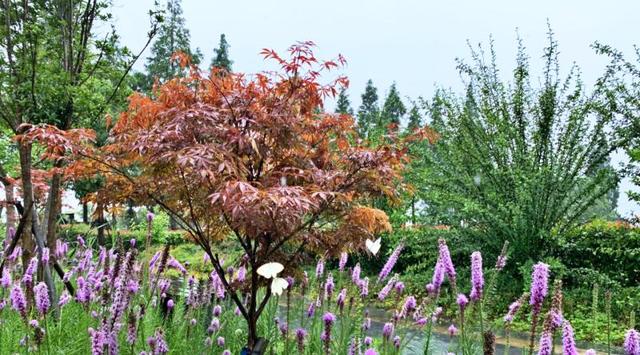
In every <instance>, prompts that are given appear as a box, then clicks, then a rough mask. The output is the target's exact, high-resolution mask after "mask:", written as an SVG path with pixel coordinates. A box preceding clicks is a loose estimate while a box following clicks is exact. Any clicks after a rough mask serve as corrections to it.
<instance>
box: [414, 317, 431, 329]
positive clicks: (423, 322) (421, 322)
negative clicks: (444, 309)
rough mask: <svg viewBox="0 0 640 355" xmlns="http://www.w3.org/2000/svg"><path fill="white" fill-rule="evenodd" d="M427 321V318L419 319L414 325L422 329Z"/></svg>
mask: <svg viewBox="0 0 640 355" xmlns="http://www.w3.org/2000/svg"><path fill="white" fill-rule="evenodd" d="M428 321H429V320H428V319H427V317H420V318H418V319H417V320H416V325H417V326H419V327H424V326H425V325H426V324H427V322H428Z"/></svg>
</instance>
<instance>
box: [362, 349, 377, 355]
mask: <svg viewBox="0 0 640 355" xmlns="http://www.w3.org/2000/svg"><path fill="white" fill-rule="evenodd" d="M364 355H378V352H377V351H376V350H375V349H371V348H369V349H367V350H365V351H364Z"/></svg>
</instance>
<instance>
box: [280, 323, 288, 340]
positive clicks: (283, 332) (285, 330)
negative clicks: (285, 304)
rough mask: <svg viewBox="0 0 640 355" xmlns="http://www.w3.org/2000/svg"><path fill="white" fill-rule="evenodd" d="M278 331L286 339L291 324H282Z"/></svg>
mask: <svg viewBox="0 0 640 355" xmlns="http://www.w3.org/2000/svg"><path fill="white" fill-rule="evenodd" d="M278 329H279V330H280V334H281V335H282V336H283V337H286V336H287V333H289V324H287V322H282V323H280V324H279V325H278Z"/></svg>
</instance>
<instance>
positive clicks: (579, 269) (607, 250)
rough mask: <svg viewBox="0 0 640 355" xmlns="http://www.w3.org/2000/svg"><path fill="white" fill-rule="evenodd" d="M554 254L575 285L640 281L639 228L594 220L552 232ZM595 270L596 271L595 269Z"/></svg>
mask: <svg viewBox="0 0 640 355" xmlns="http://www.w3.org/2000/svg"><path fill="white" fill-rule="evenodd" d="M555 241H556V244H557V248H556V250H557V256H558V258H560V259H561V260H562V263H563V264H564V265H565V266H566V267H567V269H568V270H570V272H568V273H567V280H565V281H568V282H570V283H572V284H574V285H576V286H578V285H584V284H586V285H589V284H593V283H599V284H600V285H602V286H605V287H608V286H615V285H620V286H623V287H630V286H636V285H639V284H640V264H639V263H638V260H640V230H639V229H638V228H636V227H633V226H631V225H629V224H628V223H625V222H608V221H602V220H594V221H592V222H590V223H587V224H584V225H582V226H580V227H577V228H575V229H573V230H571V231H569V232H568V233H565V234H563V235H556V236H555ZM596 270H597V271H596Z"/></svg>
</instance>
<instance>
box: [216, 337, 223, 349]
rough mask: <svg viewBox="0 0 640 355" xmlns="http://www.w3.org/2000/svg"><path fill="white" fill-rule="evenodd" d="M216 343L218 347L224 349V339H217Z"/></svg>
mask: <svg viewBox="0 0 640 355" xmlns="http://www.w3.org/2000/svg"><path fill="white" fill-rule="evenodd" d="M216 343H218V346H219V347H221V348H223V347H224V337H218V339H216Z"/></svg>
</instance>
